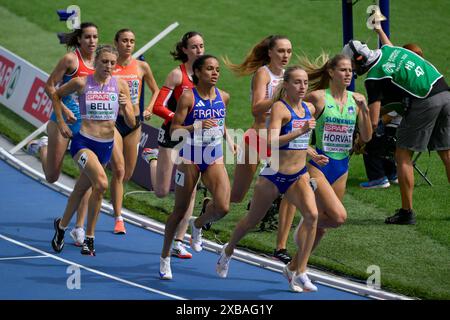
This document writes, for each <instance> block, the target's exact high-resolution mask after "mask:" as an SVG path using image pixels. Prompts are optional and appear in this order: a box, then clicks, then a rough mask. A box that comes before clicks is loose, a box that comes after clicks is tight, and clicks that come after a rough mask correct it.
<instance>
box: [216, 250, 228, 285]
mask: <svg viewBox="0 0 450 320" xmlns="http://www.w3.org/2000/svg"><path fill="white" fill-rule="evenodd" d="M227 245H228V243H225V244H224V245H223V247H222V252H221V253H220V256H219V260H217V264H216V272H217V274H218V275H219V277H221V278H226V277H227V275H228V270H229V269H230V261H231V256H227V255H226V253H225V248H226V247H227Z"/></svg>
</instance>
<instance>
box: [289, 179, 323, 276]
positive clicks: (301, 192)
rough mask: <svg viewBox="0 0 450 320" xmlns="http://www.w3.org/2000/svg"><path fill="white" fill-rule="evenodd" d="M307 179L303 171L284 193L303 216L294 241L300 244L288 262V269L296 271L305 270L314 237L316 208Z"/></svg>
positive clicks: (301, 271)
mask: <svg viewBox="0 0 450 320" xmlns="http://www.w3.org/2000/svg"><path fill="white" fill-rule="evenodd" d="M309 179H310V177H309V174H308V173H305V174H304V175H302V176H301V177H300V178H299V179H298V180H297V181H296V182H295V183H294V184H292V186H291V187H290V188H289V189H288V191H287V192H286V194H285V197H286V198H287V199H288V200H289V201H290V202H291V203H293V204H294V205H295V206H296V207H297V208H298V209H299V210H300V212H301V214H302V216H303V222H302V225H301V227H300V229H299V231H298V233H297V238H298V239H297V241H296V242H297V243H299V244H300V246H299V248H298V251H297V254H296V255H294V257H293V259H292V262H291V264H289V268H290V270H291V271H296V272H297V273H304V272H306V266H307V263H308V259H309V256H310V254H311V251H312V247H313V244H314V239H315V237H316V228H317V221H318V210H317V206H316V201H315V198H314V191H313V190H312V189H311V186H310V183H309Z"/></svg>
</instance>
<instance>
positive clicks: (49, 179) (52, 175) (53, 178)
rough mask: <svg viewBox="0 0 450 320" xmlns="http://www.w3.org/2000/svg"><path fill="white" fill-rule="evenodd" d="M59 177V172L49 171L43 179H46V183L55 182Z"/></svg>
mask: <svg viewBox="0 0 450 320" xmlns="http://www.w3.org/2000/svg"><path fill="white" fill-rule="evenodd" d="M58 179H59V173H58V172H50V173H48V174H46V175H45V180H47V182H48V183H55V182H56V181H58Z"/></svg>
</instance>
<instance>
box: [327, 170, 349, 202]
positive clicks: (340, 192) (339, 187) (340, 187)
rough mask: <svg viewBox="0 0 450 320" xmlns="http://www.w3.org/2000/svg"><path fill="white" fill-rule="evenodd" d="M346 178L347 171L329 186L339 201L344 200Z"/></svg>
mask: <svg viewBox="0 0 450 320" xmlns="http://www.w3.org/2000/svg"><path fill="white" fill-rule="evenodd" d="M347 178H348V171H347V172H346V173H344V174H343V175H342V176H340V177H339V179H337V180H336V181H335V182H334V183H333V184H332V185H331V186H332V187H333V190H334V192H335V193H336V195H337V197H338V198H339V200H341V201H342V200H343V199H344V195H345V188H346V187H347Z"/></svg>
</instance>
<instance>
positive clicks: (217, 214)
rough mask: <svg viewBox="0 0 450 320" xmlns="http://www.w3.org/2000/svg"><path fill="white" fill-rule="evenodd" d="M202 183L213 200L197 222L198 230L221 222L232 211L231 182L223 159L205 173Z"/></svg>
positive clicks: (195, 223) (195, 224)
mask: <svg viewBox="0 0 450 320" xmlns="http://www.w3.org/2000/svg"><path fill="white" fill-rule="evenodd" d="M202 181H203V183H204V184H205V187H206V188H207V189H208V190H209V192H211V195H212V199H211V201H210V202H209V203H208V205H207V206H206V209H205V213H204V214H203V215H201V216H200V217H198V218H197V219H196V220H195V222H194V226H195V227H196V228H201V227H202V226H204V225H205V224H207V223H209V222H214V221H217V220H220V219H221V218H223V217H224V216H225V215H226V214H227V213H228V211H229V209H230V180H229V179H228V174H227V171H226V169H225V165H224V164H223V162H222V161H221V159H219V160H218V162H216V163H214V164H212V165H210V166H209V167H208V169H206V171H205V172H203V174H202Z"/></svg>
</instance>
